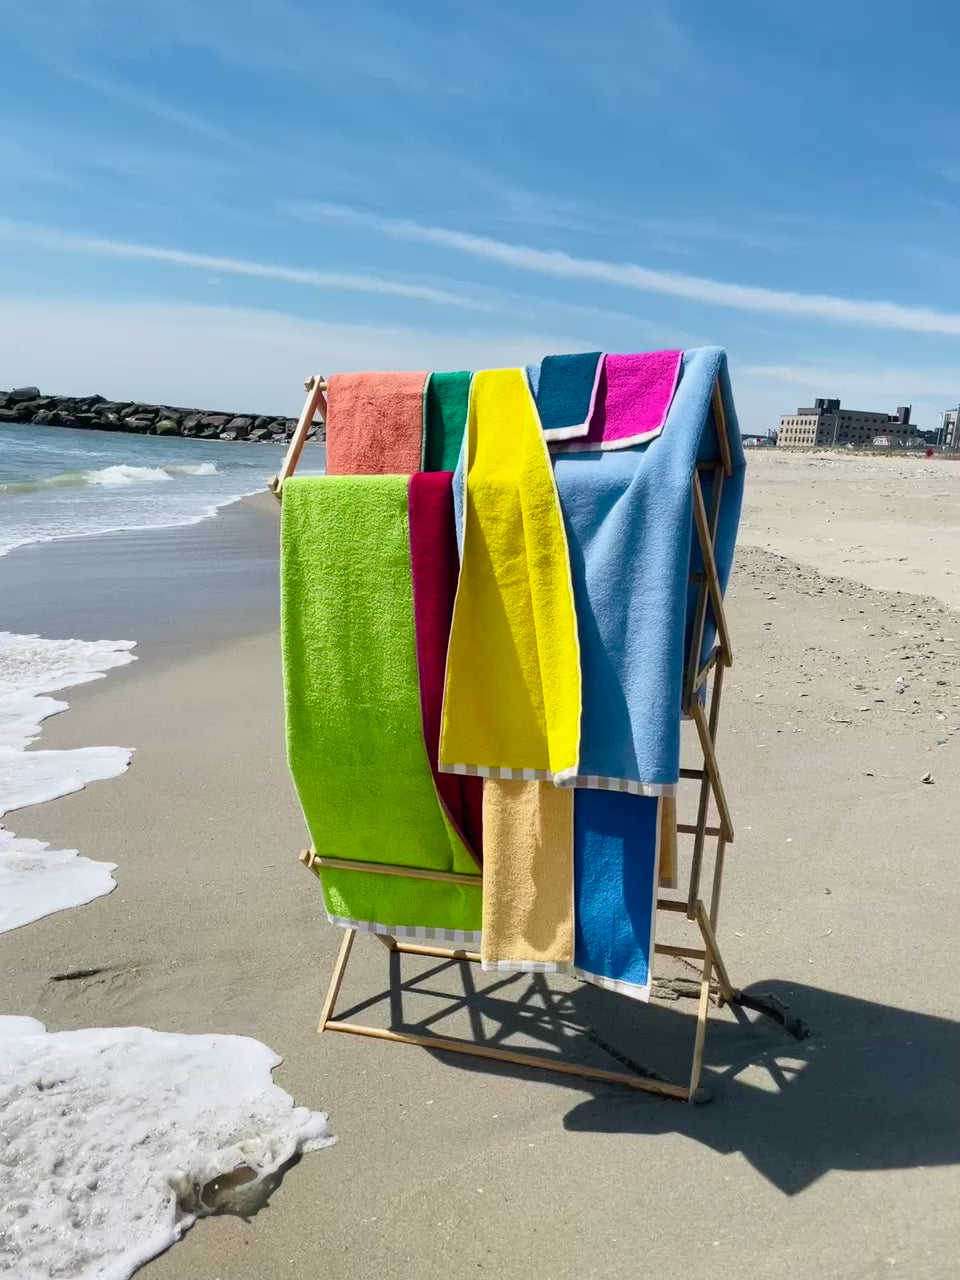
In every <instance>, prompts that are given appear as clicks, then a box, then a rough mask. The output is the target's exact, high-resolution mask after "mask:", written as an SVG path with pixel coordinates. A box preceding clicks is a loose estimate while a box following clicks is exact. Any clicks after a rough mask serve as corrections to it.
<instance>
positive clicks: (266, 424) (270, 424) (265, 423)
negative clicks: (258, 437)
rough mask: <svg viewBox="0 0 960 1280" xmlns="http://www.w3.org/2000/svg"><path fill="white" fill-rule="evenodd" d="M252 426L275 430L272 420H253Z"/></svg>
mask: <svg viewBox="0 0 960 1280" xmlns="http://www.w3.org/2000/svg"><path fill="white" fill-rule="evenodd" d="M253 425H254V426H255V427H269V429H270V430H271V431H274V430H275V429H276V428H275V425H274V419H273V418H263V417H260V418H255V419H254V422H253Z"/></svg>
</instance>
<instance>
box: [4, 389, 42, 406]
mask: <svg viewBox="0 0 960 1280" xmlns="http://www.w3.org/2000/svg"><path fill="white" fill-rule="evenodd" d="M7 394H8V396H9V397H10V403H11V404H20V402H21V401H23V400H39V399H40V388H39V387H14V388H13V390H12V391H9V392H8V393H7Z"/></svg>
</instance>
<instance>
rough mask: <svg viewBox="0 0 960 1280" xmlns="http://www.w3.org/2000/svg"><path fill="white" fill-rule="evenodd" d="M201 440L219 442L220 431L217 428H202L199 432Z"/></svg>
mask: <svg viewBox="0 0 960 1280" xmlns="http://www.w3.org/2000/svg"><path fill="white" fill-rule="evenodd" d="M200 439H201V440H219V439H220V430H219V428H218V427H204V428H203V430H202V431H201V432H200Z"/></svg>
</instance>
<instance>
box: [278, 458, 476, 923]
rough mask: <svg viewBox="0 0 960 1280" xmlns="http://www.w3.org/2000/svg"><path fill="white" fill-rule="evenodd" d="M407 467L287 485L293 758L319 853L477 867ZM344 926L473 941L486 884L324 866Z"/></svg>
mask: <svg viewBox="0 0 960 1280" xmlns="http://www.w3.org/2000/svg"><path fill="white" fill-rule="evenodd" d="M409 484H410V481H409V477H407V476H318V477H304V478H303V479H292V480H288V481H286V483H285V484H284V486H283V516H282V534H281V562H280V582H281V608H282V635H283V669H284V684H285V697H286V711H287V758H288V762H289V765H290V772H291V774H292V775H293V780H294V783H295V785H296V788H297V793H298V795H299V797H300V803H301V805H302V806H303V812H304V817H305V818H306V821H307V826H308V828H309V830H310V835H311V838H312V840H313V845H314V848H315V849H316V851H317V853H318V854H320V855H321V856H323V855H326V856H327V857H335V858H349V859H357V860H361V861H366V862H384V863H391V864H395V865H398V866H410V867H422V868H429V869H431V870H440V871H455V872H462V873H465V874H476V873H477V866H476V863H475V862H474V860H473V859H472V858H471V857H470V854H469V853H468V852H467V850H466V849H465V848H464V846H463V844H462V842H461V841H460V838H459V836H458V835H457V834H456V831H455V830H454V828H453V827H452V825H451V824H450V822H449V820H448V819H447V817H446V815H445V813H444V812H443V809H442V807H441V805H440V802H439V800H438V798H437V793H436V789H435V786H434V781H433V775H432V773H431V770H430V764H429V761H428V758H427V753H426V748H425V746H424V740H423V726H422V721H421V712H420V688H419V677H418V668H417V647H416V629H415V623H414V612H413V584H412V573H411V568H410V534H409V523H408V500H407V494H408V488H409ZM321 876H322V881H323V890H324V897H325V900H326V906H327V912H328V914H329V915H330V916H331V917H333V918H335V919H336V920H337V922H338V923H344V924H352V925H355V926H359V927H361V928H366V929H370V930H372V931H374V932H381V933H385V932H389V933H394V934H399V935H400V936H404V937H410V936H412V937H442V938H444V939H445V940H449V941H458V942H459V941H475V940H476V939H475V937H474V935H476V934H477V933H478V931H479V929H480V921H481V887H480V876H479V875H477V887H476V888H474V887H473V886H472V885H458V884H446V883H443V882H439V881H438V882H434V881H429V880H420V879H417V880H413V879H403V878H401V877H399V876H386V875H377V874H375V873H372V872H366V871H359V872H358V871H340V870H331V869H329V868H326V869H324V870H323V871H322V873H321Z"/></svg>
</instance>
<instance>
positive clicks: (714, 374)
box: [553, 347, 744, 795]
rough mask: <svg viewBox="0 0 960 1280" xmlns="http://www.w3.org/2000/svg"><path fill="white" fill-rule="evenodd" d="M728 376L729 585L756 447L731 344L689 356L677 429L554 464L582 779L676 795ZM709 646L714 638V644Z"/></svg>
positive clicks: (721, 535) (725, 570)
mask: <svg viewBox="0 0 960 1280" xmlns="http://www.w3.org/2000/svg"><path fill="white" fill-rule="evenodd" d="M718 379H719V385H720V392H721V396H722V400H723V404H724V408H725V412H726V419H727V433H728V436H729V440H730V451H731V456H732V460H733V475H732V476H731V477H728V478H727V479H726V480H725V481H724V484H723V490H722V500H721V505H720V521H719V527H718V533H717V540H716V557H717V567H718V571H719V575H720V582H721V586H722V587H723V588H724V589H725V588H726V584H727V580H728V578H729V575H730V568H731V564H732V560H733V548H734V543H735V541H736V532H737V524H738V521H739V516H740V504H741V499H742V495H743V478H744V454H743V446H742V443H741V439H740V430H739V427H738V426H737V418H736V413H735V411H734V407H733V398H732V394H731V391H730V381H729V377H728V375H727V362H726V356H725V354H724V352H723V351H722V350H721V349H720V348H719V347H704V348H699V349H697V350H693V351H688V352H686V354H685V356H684V360H683V371H682V374H681V377H680V381H679V383H678V385H677V390H676V394H675V396H674V399H673V403H672V405H671V407H670V412H669V415H668V419H667V426H666V429H665V430H664V432H663V433H662V435H660V436H659V437H658V438H657V439H655V440H653V441H652V442H651V443H650V444H649V445H646V446H644V447H641V448H638V449H632V450H614V451H612V452H594V453H589V454H571V455H565V454H558V455H556V456H555V457H554V459H553V462H554V474H555V476H556V481H557V488H558V491H559V494H560V503H561V506H562V509H563V516H564V522H565V525H566V532H567V541H568V545H569V548H570V562H571V567H572V571H573V589H574V596H575V599H576V607H577V623H578V631H579V638H580V652H581V664H582V673H583V716H582V724H581V742H580V766H579V771H578V774H577V777H576V779H575V782H576V785H578V786H590V787H609V788H612V789H615V790H626V791H633V792H637V793H639V794H653V795H657V794H667V795H669V794H672V793H673V792H674V790H675V787H676V783H677V780H678V777H679V768H680V712H681V705H680V704H681V698H682V683H683V669H684V651H685V647H686V648H687V649H689V645H690V636H691V633H692V621H691V620H690V618H689V616H688V609H689V608H690V605H689V601H692V600H695V598H696V588H695V587H694V588H691V587H690V585H689V583H688V576H689V573H690V570H691V562H692V555H693V554H694V553H693V552H692V550H691V548H692V544H693V541H694V540H693V538H692V526H693V507H692V497H691V483H692V478H693V474H694V468H695V467H696V465H697V463H698V461H699V462H707V461H711V460H715V459H716V458H717V457H718V456H719V445H718V442H717V435H716V428H715V426H714V423H713V414H712V409H711V396H712V392H713V387H714V384H715V383H716V382H717V380H718ZM708 492H709V486H708ZM707 644H708V638H707V637H705V641H704V647H705V649H706V647H707Z"/></svg>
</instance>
